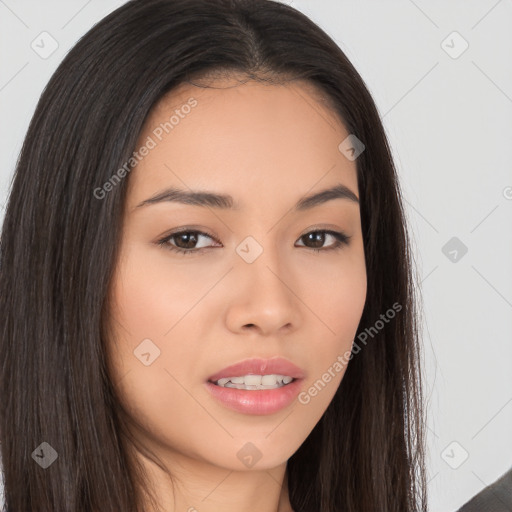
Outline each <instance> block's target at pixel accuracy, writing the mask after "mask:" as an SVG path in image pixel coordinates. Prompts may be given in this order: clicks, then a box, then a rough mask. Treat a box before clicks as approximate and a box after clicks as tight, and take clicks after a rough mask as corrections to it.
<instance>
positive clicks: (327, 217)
mask: <svg viewBox="0 0 512 512" xmlns="http://www.w3.org/2000/svg"><path fill="white" fill-rule="evenodd" d="M215 86H216V87H217V88H199V87H196V86H192V85H189V84H186V85H182V86H180V87H179V89H176V90H175V91H173V92H172V93H171V94H169V95H167V96H166V97H165V98H164V99H163V100H162V101H161V102H160V103H159V104H158V105H157V106H156V108H155V109H153V111H152V112H151V114H150V116H149V117H148V119H147V121H146V124H145V127H144V130H143V132H142V133H141V134H140V138H139V142H138V144H137V149H136V150H137V151H138V156H136V158H137V159H140V161H139V162H138V164H137V165H136V167H135V168H134V169H133V170H132V171H131V172H130V175H129V178H125V179H129V186H128V193H127V199H126V205H125V213H124V225H123V232H122V243H121V247H120V256H119V259H118V261H117V266H116V272H115V276H114V280H113V282H112V283H111V293H112V298H113V300H114V307H113V309H112V311H111V312H110V313H111V314H110V317H109V321H110V323H111V325H112V326H113V328H114V332H115V336H114V338H115V339H112V340H110V357H111V365H112V366H111V372H112V379H113V382H114V384H115V386H116V389H117V392H118V394H119V398H120V400H121V403H122V405H123V407H124V409H125V410H126V411H127V413H128V415H129V418H130V420H131V427H132V428H133V431H134V432H135V433H136V435H137V438H138V440H139V441H140V442H141V443H143V444H144V445H145V446H146V447H148V448H150V449H151V450H153V451H154V452H157V453H158V455H159V456H160V457H161V458H162V460H166V461H168V462H169V463H170V461H181V462H183V461H185V460H191V459H193V460H194V461H195V463H197V462H203V463H204V462H206V463H209V464H213V465H215V466H217V467H219V466H220V467H223V468H227V469H231V470H247V469H250V468H252V467H253V466H254V467H255V468H257V469H262V468H271V467H276V466H278V465H280V464H282V463H283V462H285V461H286V460H287V459H288V458H289V457H290V456H291V455H292V454H293V453H294V452H295V451H296V450H297V449H298V448H299V446H300V445H301V444H302V442H303V441H304V440H305V439H306V437H307V436H308V434H309V433H310V432H311V430H312V429H313V427H314V426H315V424H316V423H317V422H318V421H319V420H320V418H321V416H322V414H323V413H324V411H325V410H326V408H327V406H328V405H329V402H330V401H331V399H332V398H333V395H334V393H335V392H336V390H337V388H338V386H339V384H340V382H341V380H342V378H343V374H344V371H345V368H346V365H345V364H340V362H339V361H340V360H341V358H344V359H343V360H344V361H346V357H345V356H344V354H345V353H346V352H347V351H350V349H351V346H352V342H353V339H354V336H355V334H356V330H357V327H358V324H359V321H360V318H361V314H362V310H363V306H364V303H365V299H366V269H365V260H364V248H363V239H362V233H361V222H360V210H359V204H358V201H357V198H350V197H339V194H338V196H337V197H334V195H335V194H331V195H329V194H326V195H325V196H323V197H320V198H319V199H318V200H315V201H309V202H305V203H304V202H303V203H302V205H301V206H300V207H296V205H297V203H298V202H299V201H304V199H305V198H306V197H308V196H311V195H314V194H317V193H318V192H320V191H323V190H325V189H330V188H332V187H340V186H341V187H346V188H347V189H348V190H349V191H351V192H352V193H353V195H354V196H357V197H358V196H359V192H358V184H357V175H356V162H355V161H353V159H349V158H347V157H346V156H345V154H344V153H343V152H342V151H341V150H340V149H339V148H338V146H339V145H340V143H342V141H344V140H345V139H346V138H347V136H348V135H349V133H348V132H347V131H346V129H345V128H344V126H343V125H341V124H340V122H339V121H338V120H337V119H336V118H335V117H334V116H333V114H332V113H330V112H329V110H327V109H326V108H325V107H324V106H322V104H321V103H319V102H318V101H317V100H316V99H315V95H314V91H313V90H312V89H311V86H310V85H308V84H307V83H305V82H295V83H288V84H286V85H264V84H261V83H256V82H247V83H245V84H242V85H240V84H239V83H237V82H234V81H231V82H221V81H217V82H216V83H215ZM144 148H145V149H144ZM170 188H174V189H178V190H179V191H181V193H183V194H190V193H192V191H194V192H203V193H205V192H208V193H211V194H219V195H222V196H228V195H229V196H231V198H232V201H233V203H234V204H233V207H230V205H229V203H230V201H227V200H225V199H224V200H222V201H220V200H208V201H206V200H205V201H204V202H200V201H192V200H189V201H188V202H187V201H178V200H170V198H172V196H168V197H167V199H166V198H165V196H164V195H162V194H163V193H164V192H165V191H166V190H168V189H170ZM159 195H161V197H160V200H155V201H148V200H150V199H151V198H154V197H158V196H159ZM342 195H343V194H342ZM348 195H350V192H349V193H348ZM174 197H175V198H177V197H178V194H175V196H174ZM200 203H201V204H200ZM183 228H185V234H181V235H175V236H174V237H172V236H171V235H172V234H175V232H176V231H177V230H182V229H183ZM316 231H318V232H319V233H316V234H315V232H316ZM326 231H327V232H326ZM330 232H336V233H342V234H343V235H345V236H346V237H348V241H346V242H343V241H341V242H338V240H337V238H336V236H334V235H332V234H330ZM202 233H204V234H202ZM173 248H175V249H181V250H183V251H187V253H186V254H185V253H182V252H177V251H176V250H173ZM315 249H317V250H319V251H318V252H317V251H316V250H315ZM277 357H279V358H283V359H285V360H287V361H289V362H290V363H291V364H293V365H295V367H297V368H295V369H290V368H287V367H271V366H269V367H268V368H267V367H265V366H258V365H256V366H255V367H250V366H249V367H244V368H242V369H241V370H240V371H238V372H236V371H235V370H233V369H231V370H228V372H227V373H228V375H225V377H226V379H227V378H228V377H229V376H232V377H236V376H238V377H240V375H241V374H242V375H249V374H253V375H258V374H261V375H271V374H278V375H279V374H280V375H285V376H291V377H294V376H295V378H296V380H294V381H292V382H291V383H290V384H286V385H284V386H283V387H282V389H281V388H279V389H277V390H270V388H269V390H265V391H262V390H259V389H246V390H239V389H234V388H233V387H229V385H228V387H221V386H219V385H217V384H213V383H211V382H210V383H209V382H208V381H209V379H211V377H212V376H215V374H217V373H218V372H220V371H221V370H223V369H224V368H226V367H228V366H231V365H234V364H236V363H240V362H242V361H245V360H247V359H253V358H256V359H264V360H267V359H276V358H277ZM356 357H357V356H356ZM336 363H337V364H336ZM258 368H259V370H260V371H257V370H258ZM230 373H231V375H229V374H230ZM233 374H234V375H233ZM217 377H218V376H217ZM299 377H300V378H299ZM213 380H216V379H213ZM285 380H289V379H285ZM243 382H244V383H245V384H246V385H250V382H251V381H250V379H248V380H247V382H246V381H245V380H244V381H243ZM269 382H270V383H272V382H274V381H273V377H267V378H266V379H264V381H263V384H265V383H269ZM248 383H249V384H248ZM228 384H229V383H228ZM233 385H234V384H231V386H233ZM269 385H272V384H269ZM276 385H278V386H279V385H280V384H279V381H278V382H276ZM220 395H222V396H223V397H224V399H220V398H219V397H220Z"/></svg>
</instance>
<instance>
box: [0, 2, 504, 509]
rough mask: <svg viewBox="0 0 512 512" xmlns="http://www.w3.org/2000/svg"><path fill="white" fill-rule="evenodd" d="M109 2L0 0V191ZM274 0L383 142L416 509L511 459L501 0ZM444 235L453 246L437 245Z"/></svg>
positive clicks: (451, 495) (469, 491)
mask: <svg viewBox="0 0 512 512" xmlns="http://www.w3.org/2000/svg"><path fill="white" fill-rule="evenodd" d="M122 3H124V2H123V1H114V0H110V1H100V0H89V1H86V0H66V1H64V0H60V1H58V0H45V1H44V2H41V1H39V0H32V1H29V0H0V44H1V48H2V52H1V54H0V63H1V67H0V70H1V71H0V116H1V119H2V122H1V124H0V141H1V145H2V146H1V147H2V151H1V152H0V169H1V171H0V204H1V205H2V206H3V204H4V203H5V201H6V198H7V194H8V190H9V183H10V179H11V176H12V173H13V170H14V166H15V162H16V159H17V156H18V153H19V150H20V148H21V144H22V141H23V138H24V135H25V132H26V129H27V127H28V123H29V120H30V118H31V116H32V114H33V111H34V109H35V105H36V102H37V100H38V98H39V95H40V93H41V92H42V90H43V88H44V86H45V85H46V83H47V81H48V80H49V78H50V76H51V74H52V73H53V72H54V70H55V69H56V67H57V65H58V64H59V63H60V61H61V60H62V58H63V57H64V55H65V54H66V53H67V51H68V50H69V49H70V48H71V47H72V46H73V45H74V43H75V42H76V41H77V40H78V38H79V37H80V36H82V35H83V34H84V33H85V32H87V31H88V30H89V29H90V28H91V27H92V25H93V24H94V23H96V22H97V21H99V20H100V19H101V18H103V17H104V16H105V15H106V14H108V13H109V12H111V11H112V10H113V9H114V8H116V7H117V6H119V5H121V4H122ZM286 3H289V4H291V5H293V6H295V7H296V8H298V9H299V10H301V11H302V12H304V13H305V14H306V15H308V16H309V17H310V18H312V19H313V20H314V21H316V22H317V23H318V24H319V25H320V26H321V27H322V28H323V29H324V30H326V31H327V32H328V33H329V34H330V35H331V36H332V37H333V38H334V39H335V40H336V41H337V43H338V44H339V45H340V47H341V48H342V49H343V50H344V51H345V53H346V54H347V56H348V57H349V59H351V61H352V62H353V64H354V65H355V67H356V68H357V69H358V71H359V72H360V73H361V75H362V76H363V79H364V80H365V82H366V83H367V85H368V88H369V89H370V91H371V93H372V94H373V97H374V99H375V101H376V103H377V105H378V108H379V111H380V113H381V116H382V118H383V121H384V123H385V127H386V130H387V133H388V136H389V138H390V142H391V145H392V147H393V152H394V156H395V158H396V164H397V167H398V169H399V173H400V179H401V184H402V187H403V190H404V193H405V198H406V206H407V210H408V215H409V222H410V225H411V228H412V231H413V236H414V243H415V245H414V250H415V257H416V259H417V263H418V267H419V274H420V276H421V283H422V284H421V286H422V293H423V297H424V335H423V342H424V346H425V375H426V380H425V382H426V396H427V399H428V415H429V420H428V425H429V429H428V436H429V437H428V448H429V460H428V470H429V488H428V491H429V497H430V505H431V507H430V509H431V510H432V511H434V512H445V511H454V510H456V509H457V508H458V507H459V506H460V505H461V504H462V503H464V502H465V501H467V500H468V499H469V498H470V497H471V496H473V495H474V494H475V493H477V492H478V491H479V490H480V489H482V488H483V487H484V486H485V485H487V484H490V483H491V482H493V481H494V480H496V479H497V478H498V477H499V476H500V475H501V474H503V473H504V472H505V471H506V470H507V469H508V468H510V467H511V466H512V436H511V435H510V434H511V432H512V372H511V369H512V343H511V340H512V314H511V313H512V229H511V227H512V2H511V1H510V0H500V1H496V0H480V1H469V0H457V1H446V0H444V1H427V0H414V1H413V0H393V1H392V0H387V1H384V0H380V1H376V0H375V1H370V0H350V1H349V0H314V1H313V0H293V1H289V0H286ZM43 31H47V32H49V33H50V34H51V35H52V37H53V38H54V39H55V40H56V41H57V42H58V48H57V50H56V51H55V52H54V53H53V54H52V55H50V56H49V57H48V58H46V59H43V58H41V57H40V56H39V55H38V54H37V53H36V52H35V51H34V50H33V49H32V48H31V43H32V41H34V40H35V41H36V43H37V42H38V41H40V38H39V35H40V34H41V32H43ZM454 31H457V32H458V33H459V34H460V36H461V37H462V38H463V39H464V40H465V41H466V42H467V44H468V45H469V46H468V48H467V50H466V51H464V52H463V53H462V54H461V55H458V53H459V52H460V51H461V50H462V49H463V48H464V41H463V40H462V39H460V38H458V36H456V35H453V34H452V33H453V32H454ZM443 41H445V42H444V43H443ZM39 45H40V46H42V43H39ZM45 47H46V48H48V47H49V46H48V45H45ZM450 53H451V54H452V56H450ZM454 57H456V58H454ZM0 211H1V220H3V209H2V210H0ZM452 237H457V238H458V239H459V240H460V242H462V243H463V244H464V245H465V246H466V247H467V248H468V251H467V253H466V254H464V255H462V252H461V251H460V248H459V249H458V248H455V250H456V251H457V254H455V253H454V252H451V254H450V251H453V248H452V247H448V249H447V250H445V252H446V253H447V254H448V256H445V254H444V253H443V251H442V248H443V247H444V246H445V244H446V243H447V242H448V241H449V240H450V239H451V238H452ZM457 243H459V242H457ZM28 249H30V248H28ZM454 258H455V259H456V261H452V260H453V259H454ZM34 448H35V447H34ZM466 454H467V459H466V460H464V458H465V457H466Z"/></svg>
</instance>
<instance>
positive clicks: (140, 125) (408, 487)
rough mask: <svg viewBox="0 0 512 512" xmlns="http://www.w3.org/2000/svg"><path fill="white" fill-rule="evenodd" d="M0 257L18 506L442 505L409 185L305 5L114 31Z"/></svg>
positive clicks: (15, 196) (45, 156)
mask: <svg viewBox="0 0 512 512" xmlns="http://www.w3.org/2000/svg"><path fill="white" fill-rule="evenodd" d="M196 245H197V246H196ZM0 255H1V260H0V261H1V274H0V289H1V290H2V294H1V308H0V310H1V311H2V324H1V327H2V328H1V333H2V338H1V343H0V356H1V360H2V371H1V385H2V401H1V410H0V418H1V419H0V432H1V441H2V453H1V455H2V461H3V467H4V479H5V500H6V505H7V510H9V512H21V511H26V510H32V511H38V510H40V511H43V510H45V511H47V510H59V511H69V512H71V511H73V512H74V511H81V512H82V511H95V512H100V511H114V510H116V511H117V510H122V511H142V510H145V511H149V510H151V511H157V510H162V511H178V510H188V511H189V512H192V511H194V510H197V511H200V512H209V511H217V510H223V511H231V510H235V509H236V510H237V511H238V512H240V511H249V510H250V511H253V512H254V511H256V512H259V511H261V512H263V511H265V512H266V511H269V510H277V511H279V512H289V511H292V510H293V511H295V512H328V511H329V512H332V511H354V512H355V511H357V512H361V511H375V510H379V511H381V512H385V511H389V512H391V511H393V512H397V511H411V512H412V511H418V510H426V485H425V468H424V434H423V430H424V420H423V412H422V393H421V381H420V367H419V356H420V354H419V345H418V334H417V318H416V314H417V313H416V311H417V309H416V308H417V305H416V298H415V290H414V287H413V278H414V273H413V267H412V261H411V254H410V249H409V241H408V237H407V229H406V224H405V217H404V211H403V206H402V200H401V195H400V188H399V185H398V183H397V176H396V172H395V169H394V166H393V162H392V158H391V154H390V150H389V146H388V143H387V140H386V137H385V133H384V130H383V127H382V124H381V121H380V119H379V116H378V113H377V110H376V107H375V105H374V102H373V100H372V98H371V96H370V94H369V92H368V90H367V88H366V87H365V84H364V83H363V81H362V79H361V77H360V76H359V75H358V73H357V72H356V70H355V69H354V68H353V66H352V65H351V63H350V62H349V61H348V59H347V58H346V57H345V55H344V54H343V53H342V51H341V50H340V49H339V48H338V47H337V46H336V44H335V43H334V42H333V41H332V40H331V39H330V38H329V37H328V36H327V35H326V34H325V33H324V32H323V31H322V30H321V29H320V28H319V27H318V26H316V25H315V24H314V23H313V22H312V21H310V20H309V19H308V18H306V17H305V16H304V15H303V14H301V13H299V12H298V11H296V10H294V9H293V8H291V7H288V6H285V5H281V4H278V3H274V2H271V1H267V0H257V1H251V0H236V1H235V0H231V1H230V0H214V1H211V0H144V1H142V0H133V1H131V2H128V3H127V4H125V5H123V6H122V7H121V8H119V9H117V10H116V11H115V12H113V13H112V14H110V15H109V16H107V17H106V18H105V19H104V20H102V21H101V22H100V23H98V24H97V25H95V26H94V27H93V28H92V29H91V30H90V31H89V32H88V33H87V34H86V35H85V36H84V37H83V38H82V39H81V40H80V41H79V42H78V43H77V45H76V46H75V47H74V48H73V49H72V50H71V51H70V52H69V54H68V55H67V56H66V58H65V59H64V61H63V62H62V64H61V65H60V66H59V68H58V69H57V71H56V72H55V74H54V76H53V77H52V79H51V80H50V82H49V84H48V86H47V88H46V89H45V91H44V93H43V95H42V97H41V99H40V102H39V104H38V106H37V109H36V112H35V114H34V117H33V120H32V122H31V124H30V127H29V130H28V133H27V136H26V140H25V143H24V145H23V148H22V152H21V155H20V158H19V161H18V165H17V168H16V172H15V176H14V181H13V185H12V190H11V193H10V197H9V202H8V205H7V209H6V215H5V220H4V224H3V229H2V238H1V253H0Z"/></svg>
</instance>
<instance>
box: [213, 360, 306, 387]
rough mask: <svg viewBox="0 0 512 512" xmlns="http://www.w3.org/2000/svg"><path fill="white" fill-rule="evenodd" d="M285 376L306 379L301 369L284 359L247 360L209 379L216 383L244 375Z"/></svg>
mask: <svg viewBox="0 0 512 512" xmlns="http://www.w3.org/2000/svg"><path fill="white" fill-rule="evenodd" d="M249 374H252V375H272V374H276V375H285V376H289V377H293V378H294V379H302V378H304V372H303V370H302V369H301V368H299V367H298V366H296V365H294V364H293V363H291V362H290V361H288V360H287V359H284V358H282V357H274V358H272V359H261V358H258V359H245V360H244V361H241V362H240V363H236V364H233V365H231V366H226V368H223V369H222V370H220V371H219V372H217V373H215V374H214V375H211V376H210V377H208V380H209V381H210V382H216V381H218V380H219V379H225V378H227V377H243V376H244V375H249Z"/></svg>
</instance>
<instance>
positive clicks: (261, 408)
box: [205, 357, 305, 415]
mask: <svg viewBox="0 0 512 512" xmlns="http://www.w3.org/2000/svg"><path fill="white" fill-rule="evenodd" d="M251 374H252V375H271V374H277V375H287V376H289V377H293V379H294V380H293V381H292V382H290V383H289V384H286V385H285V386H281V387H280V388H276V389H255V390H247V389H236V388H225V387H222V386H217V384H215V383H214V381H217V380H219V379H222V378H226V377H242V376H244V375H251ZM304 376H305V375H304V371H303V370H302V369H301V368H299V367H298V366H296V365H294V364H293V363H291V362H290V361H288V360H287V359H284V358H282V357H275V358H272V359H246V360H245V361H242V362H240V363H237V364H234V365H231V366H227V367H226V368H224V369H223V370H221V371H219V372H217V373H215V374H214V375H211V376H210V377H209V378H208V381H207V382H206V383H205V386H206V389H207V390H208V392H209V393H210V394H211V395H212V396H213V397H214V398H215V399H216V400H218V401H219V402H220V403H221V404H222V405H224V406H225V407H227V408H229V409H232V410H234V411H237V412H241V413H243V414H258V415H264V414H273V413H275V412H277V411H280V410H281V409H284V408H285V407H288V406H289V405H290V404H291V403H292V402H293V401H294V400H295V399H296V398H297V395H298V394H299V391H300V389H301V387H302V381H303V380H304Z"/></svg>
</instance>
